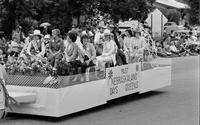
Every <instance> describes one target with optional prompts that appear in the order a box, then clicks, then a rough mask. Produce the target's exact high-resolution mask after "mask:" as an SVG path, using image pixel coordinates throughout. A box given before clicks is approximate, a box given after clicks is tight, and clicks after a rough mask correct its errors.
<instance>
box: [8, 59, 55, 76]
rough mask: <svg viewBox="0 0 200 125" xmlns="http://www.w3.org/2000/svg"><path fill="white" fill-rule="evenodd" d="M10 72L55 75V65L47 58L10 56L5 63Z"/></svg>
mask: <svg viewBox="0 0 200 125" xmlns="http://www.w3.org/2000/svg"><path fill="white" fill-rule="evenodd" d="M5 67H6V71H7V73H8V74H12V75H14V74H22V75H45V76H47V75H54V71H53V67H52V66H51V65H50V63H49V62H48V60H47V58H40V57H37V58H32V57H26V58H23V57H13V56H12V57H11V56H10V57H8V61H7V62H6V64H5Z"/></svg>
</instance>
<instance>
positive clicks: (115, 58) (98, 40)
mask: <svg viewBox="0 0 200 125" xmlns="http://www.w3.org/2000/svg"><path fill="white" fill-rule="evenodd" d="M21 28H22V27H20V26H19V27H17V29H16V30H14V31H13V33H12V40H10V41H6V40H5V39H4V37H3V36H1V37H0V58H1V62H2V63H3V62H4V63H5V62H6V61H9V58H10V57H15V58H17V59H20V60H25V61H24V62H25V63H26V60H28V59H31V60H39V59H46V60H47V61H48V62H49V65H51V66H52V67H53V70H54V71H55V72H57V73H58V74H61V75H68V74H69V72H72V71H71V69H73V74H78V73H79V72H81V73H85V72H86V69H87V68H88V67H95V70H98V71H100V72H104V70H105V68H106V67H109V66H117V65H124V64H128V63H135V62H139V61H150V60H152V59H153V58H155V57H156V56H161V57H173V56H184V55H196V54H200V34H198V33H196V34H195V32H193V31H190V32H189V33H188V34H187V33H176V32H174V31H172V32H171V34H167V35H165V37H164V39H163V41H161V42H160V41H156V42H154V41H153V40H152V38H151V36H150V34H149V32H148V31H147V30H145V29H141V28H137V29H134V30H133V29H127V30H125V31H124V32H122V31H120V30H118V29H117V28H116V26H115V25H113V24H109V25H103V24H99V25H98V27H97V28H96V29H95V30H92V29H89V28H86V29H85V28H84V29H81V28H73V29H71V30H70V31H69V32H68V33H66V34H65V35H61V33H60V30H59V29H53V30H52V31H51V33H47V32H45V33H44V34H42V33H41V31H40V30H38V29H34V30H32V31H31V32H30V34H29V35H28V36H25V35H24V33H23V32H22V30H21ZM79 67H81V70H80V71H79V70H78V69H79ZM81 73H80V74H81ZM81 79H82V80H83V79H84V77H81ZM76 80H77V78H75V79H74V81H76Z"/></svg>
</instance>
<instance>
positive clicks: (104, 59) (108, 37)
mask: <svg viewBox="0 0 200 125" xmlns="http://www.w3.org/2000/svg"><path fill="white" fill-rule="evenodd" d="M104 40H105V41H104V43H103V52H102V55H101V56H97V57H96V59H97V64H96V66H97V67H98V68H99V69H100V70H101V71H104V70H105V64H106V63H113V64H114V65H115V64H116V53H117V46H116V43H115V41H114V40H113V39H112V33H111V32H110V30H108V29H106V30H105V31H104Z"/></svg>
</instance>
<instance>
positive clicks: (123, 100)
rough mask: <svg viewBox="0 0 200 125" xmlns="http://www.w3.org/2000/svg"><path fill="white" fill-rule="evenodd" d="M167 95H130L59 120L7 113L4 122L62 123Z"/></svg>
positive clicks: (157, 93)
mask: <svg viewBox="0 0 200 125" xmlns="http://www.w3.org/2000/svg"><path fill="white" fill-rule="evenodd" d="M164 93H167V92H165V91H151V92H147V93H144V94H131V95H128V96H124V97H121V98H118V99H114V100H111V101H108V102H107V104H105V105H101V106H98V107H94V108H91V109H88V110H84V111H81V112H77V113H74V114H70V115H66V116H63V117H60V118H53V117H46V116H35V115H25V114H15V113H9V114H8V115H7V118H6V119H5V120H15V121H16V120H27V119H29V120H39V121H45V122H62V121H64V120H68V119H73V118H77V117H81V116H83V115H88V114H91V113H96V112H100V111H103V110H106V109H109V108H114V107H117V106H122V105H125V104H128V103H132V102H134V101H139V100H142V99H145V98H150V97H152V96H158V95H160V94H164Z"/></svg>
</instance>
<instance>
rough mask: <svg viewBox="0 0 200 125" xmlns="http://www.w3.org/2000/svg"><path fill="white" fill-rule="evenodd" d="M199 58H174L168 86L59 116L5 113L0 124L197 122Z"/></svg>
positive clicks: (189, 124)
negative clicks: (170, 84)
mask: <svg viewBox="0 0 200 125" xmlns="http://www.w3.org/2000/svg"><path fill="white" fill-rule="evenodd" d="M199 58H200V56H198V57H180V58H174V59H173V60H172V86H170V87H166V88H162V89H159V90H157V91H154V92H149V93H145V94H142V95H137V94H133V95H130V96H127V97H123V98H121V99H117V100H114V101H111V102H109V103H108V104H106V105H103V106H99V107H96V108H93V109H89V110H86V111H83V112H80V113H76V114H72V115H69V116H65V117H62V118H59V119H54V118H47V117H38V116H30V115H13V114H9V115H8V117H7V118H6V119H5V120H3V121H0V125H51V124H56V125H198V119H199V116H198V113H199V108H198V107H199V103H198V98H199V93H198V92H199V79H200V74H199V70H200V69H199V68H200V67H199V64H200V62H199Z"/></svg>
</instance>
